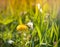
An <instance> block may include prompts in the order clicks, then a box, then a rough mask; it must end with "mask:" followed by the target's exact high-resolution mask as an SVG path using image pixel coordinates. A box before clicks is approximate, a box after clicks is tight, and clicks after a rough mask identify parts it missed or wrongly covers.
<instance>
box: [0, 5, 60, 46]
mask: <svg viewBox="0 0 60 47" xmlns="http://www.w3.org/2000/svg"><path fill="white" fill-rule="evenodd" d="M20 12H21V13H22V14H20ZM25 12H27V13H26V14H24V12H23V11H21V9H15V11H13V8H12V6H11V5H9V6H8V7H7V8H6V10H3V13H0V39H1V40H0V41H2V42H0V43H1V45H0V47H60V46H59V45H60V44H59V43H60V38H59V36H60V35H59V34H60V33H59V29H60V27H59V24H58V25H57V20H56V16H57V14H56V13H57V12H56V11H55V9H54V10H53V12H52V11H51V13H49V16H47V17H46V12H44V11H43V12H42V13H41V12H40V11H39V10H38V9H37V8H33V7H31V8H30V9H26V8H25ZM47 13H48V12H47ZM29 21H32V22H33V29H32V30H31V29H30V28H28V29H27V30H25V31H22V33H18V31H17V30H16V27H17V26H18V25H19V24H27V23H28V22H29ZM23 33H26V35H27V36H26V37H25V36H24V35H23ZM29 35H30V36H31V38H29V39H26V40H24V39H23V38H28V36H29ZM8 40H13V41H14V43H13V44H9V43H8V42H7V41H8ZM28 42H29V43H28Z"/></svg>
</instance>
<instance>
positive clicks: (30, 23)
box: [27, 21, 33, 29]
mask: <svg viewBox="0 0 60 47" xmlns="http://www.w3.org/2000/svg"><path fill="white" fill-rule="evenodd" d="M27 25H28V27H30V28H31V29H33V22H31V21H30V22H28V23H27Z"/></svg>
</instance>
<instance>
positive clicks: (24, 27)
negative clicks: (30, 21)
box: [17, 24, 28, 31]
mask: <svg viewBox="0 0 60 47" xmlns="http://www.w3.org/2000/svg"><path fill="white" fill-rule="evenodd" d="M27 28H28V27H27V26H26V25H24V24H21V25H18V26H17V30H18V31H19V30H21V31H22V30H26V29H27Z"/></svg>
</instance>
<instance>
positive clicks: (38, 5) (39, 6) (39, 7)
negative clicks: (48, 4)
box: [37, 3, 42, 13]
mask: <svg viewBox="0 0 60 47" xmlns="http://www.w3.org/2000/svg"><path fill="white" fill-rule="evenodd" d="M37 7H38V10H39V11H40V12H41V13H42V8H41V5H40V3H38V4H37Z"/></svg>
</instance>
